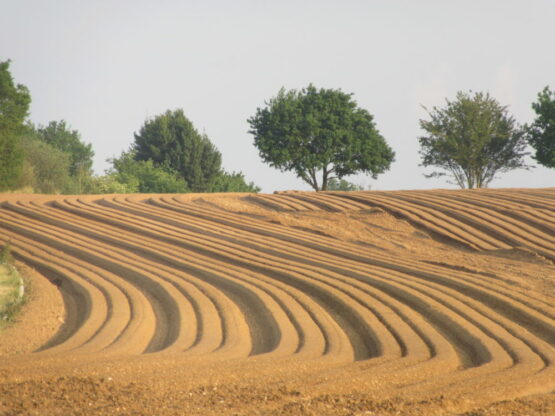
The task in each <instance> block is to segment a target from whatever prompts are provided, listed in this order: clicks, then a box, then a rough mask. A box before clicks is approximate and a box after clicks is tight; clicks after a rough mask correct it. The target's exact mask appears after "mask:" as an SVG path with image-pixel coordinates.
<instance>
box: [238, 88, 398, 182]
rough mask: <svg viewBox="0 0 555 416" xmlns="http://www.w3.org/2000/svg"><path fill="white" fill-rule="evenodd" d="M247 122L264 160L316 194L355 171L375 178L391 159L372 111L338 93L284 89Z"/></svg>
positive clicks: (339, 91)
mask: <svg viewBox="0 0 555 416" xmlns="http://www.w3.org/2000/svg"><path fill="white" fill-rule="evenodd" d="M248 122H249V124H250V127H251V130H249V133H251V134H253V135H254V144H255V146H256V147H257V148H258V150H259V153H260V156H261V157H262V160H263V161H264V162H266V163H269V164H270V166H272V167H275V168H277V169H280V170H281V171H293V172H294V173H295V174H296V175H297V177H299V178H301V179H302V180H303V181H305V182H306V183H308V184H309V185H310V186H311V187H312V188H314V189H315V190H317V191H318V190H326V189H327V186H328V181H329V180H330V179H332V178H337V179H341V178H342V177H343V176H347V175H351V174H354V173H357V172H365V173H369V174H371V175H372V177H374V178H376V176H377V175H378V174H380V173H383V172H385V171H386V170H387V169H389V166H390V164H391V162H392V161H393V160H394V156H395V153H394V152H393V151H392V150H391V148H390V147H389V146H388V145H387V143H386V141H385V139H384V138H383V137H382V136H381V135H380V133H379V132H378V130H377V128H376V126H375V123H374V121H373V117H372V116H371V115H370V113H368V111H366V110H364V109H362V108H359V107H357V104H356V102H355V101H354V100H353V99H352V94H346V93H344V92H342V91H341V90H333V89H327V90H326V89H320V90H318V89H316V87H314V86H313V85H312V84H311V85H309V86H308V87H307V88H305V89H302V90H301V91H296V90H291V91H285V89H283V88H282V89H281V90H280V91H279V93H278V95H277V96H276V97H274V98H272V99H270V101H269V102H267V103H266V107H264V108H258V109H257V110H256V114H255V115H254V116H253V117H251V118H249V119H248Z"/></svg>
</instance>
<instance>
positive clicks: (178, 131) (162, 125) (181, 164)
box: [133, 110, 221, 192]
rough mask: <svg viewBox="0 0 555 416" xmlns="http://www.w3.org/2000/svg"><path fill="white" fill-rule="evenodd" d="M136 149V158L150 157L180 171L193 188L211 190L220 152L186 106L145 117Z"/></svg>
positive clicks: (163, 165) (216, 172)
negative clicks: (189, 115) (200, 130)
mask: <svg viewBox="0 0 555 416" xmlns="http://www.w3.org/2000/svg"><path fill="white" fill-rule="evenodd" d="M133 151H134V154H135V160H137V161H141V160H142V161H147V160H151V161H152V163H153V164H154V166H157V167H163V168H169V169H171V170H173V171H175V172H177V173H178V174H179V175H181V177H182V178H183V179H184V180H185V181H186V182H187V185H188V188H189V189H190V190H191V191H193V192H206V191H209V190H210V189H211V188H212V186H213V184H214V182H215V180H216V177H217V176H218V174H219V172H220V167H221V154H220V152H219V151H218V150H217V149H216V147H215V146H214V145H213V144H212V142H211V141H210V140H209V139H208V137H207V136H206V135H201V134H199V133H198V131H197V130H196V129H195V128H194V127H193V124H192V123H191V122H190V121H189V120H188V119H187V118H186V117H185V115H184V114H183V110H176V111H173V112H172V111H167V112H166V113H165V114H162V115H159V116H156V117H155V118H154V119H152V120H148V121H146V122H145V124H144V125H143V126H142V127H141V129H140V131H139V133H138V134H135V144H134V146H133Z"/></svg>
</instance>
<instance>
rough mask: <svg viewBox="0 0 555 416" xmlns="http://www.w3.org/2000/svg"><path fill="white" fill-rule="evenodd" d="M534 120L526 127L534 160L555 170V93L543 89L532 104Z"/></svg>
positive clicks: (546, 88) (547, 88)
mask: <svg viewBox="0 0 555 416" xmlns="http://www.w3.org/2000/svg"><path fill="white" fill-rule="evenodd" d="M532 108H533V109H534V111H535V112H536V119H535V120H534V123H533V124H532V125H531V126H528V141H529V142H530V145H531V146H532V147H533V148H534V149H535V150H536V154H535V156H534V159H536V160H537V161H538V162H539V163H541V164H542V165H544V166H547V167H549V168H555V91H550V90H549V87H545V88H544V90H543V91H542V92H540V93H539V94H538V101H537V102H535V103H533V104H532Z"/></svg>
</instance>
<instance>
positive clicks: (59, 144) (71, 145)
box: [36, 120, 94, 177]
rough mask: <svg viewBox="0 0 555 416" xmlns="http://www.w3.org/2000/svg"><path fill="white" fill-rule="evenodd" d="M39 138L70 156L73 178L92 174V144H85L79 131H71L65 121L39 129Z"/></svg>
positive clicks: (70, 168) (70, 171)
mask: <svg viewBox="0 0 555 416" xmlns="http://www.w3.org/2000/svg"><path fill="white" fill-rule="evenodd" d="M36 131H37V134H38V137H39V138H40V139H42V140H44V141H45V142H46V143H48V144H49V145H51V146H53V147H55V148H56V149H59V150H61V151H62V152H65V153H67V154H69V156H70V167H69V173H70V175H71V176H74V177H77V176H78V175H83V174H90V173H91V170H92V164H93V160H92V158H93V157H94V151H93V150H92V145H91V144H90V143H88V144H87V143H84V142H83V141H82V140H81V135H80V134H79V132H78V131H77V130H71V128H70V127H69V126H68V125H67V124H66V122H65V121H64V120H61V121H51V122H50V123H48V126H46V127H44V126H39V127H38V128H37V130H36Z"/></svg>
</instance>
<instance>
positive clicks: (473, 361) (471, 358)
mask: <svg viewBox="0 0 555 416" xmlns="http://www.w3.org/2000/svg"><path fill="white" fill-rule="evenodd" d="M220 246H221V243H220ZM220 250H221V248H220ZM233 255H234V258H237V256H238V253H233ZM230 259H231V258H230ZM278 259H279V257H278V258H273V259H272V260H273V263H276V262H278V261H279V260H278ZM288 263H289V266H290V268H291V263H292V262H291V261H289V262H288ZM318 272H319V274H320V275H323V274H324V273H325V272H324V271H318ZM265 273H266V274H267V273H268V271H267V270H266V271H265ZM336 280H337V279H336ZM335 285H337V282H335ZM350 287H352V285H351V286H350ZM350 291H351V292H352V291H353V289H350ZM428 302H430V300H428ZM363 303H364V302H361V304H363ZM421 307H422V306H421ZM453 316H454V315H452V316H451V317H450V318H446V317H445V315H444V316H442V317H441V318H438V319H437V320H436V325H438V326H440V327H442V329H443V330H444V331H445V330H446V329H447V328H449V327H450V326H453V325H455V327H456V328H457V329H458V332H462V333H464V332H465V331H466V332H467V336H470V335H469V334H468V330H467V329H465V328H464V324H462V325H461V324H460V322H459V324H456V323H455V324H454V322H455V320H453ZM444 322H445V324H443V323H444ZM374 325H375V324H374ZM470 331H473V329H471V330H470ZM452 336H455V337H456V336H457V335H456V334H455V331H453V334H452ZM458 341H459V343H461V344H462V343H463V340H462V338H460V337H459V339H458ZM474 345H476V343H474ZM473 348H474V347H473V345H472V344H468V345H467V346H466V349H469V351H471V352H469V353H463V354H462V355H463V361H465V362H466V363H467V364H468V365H479V364H481V363H482V360H486V361H487V360H489V359H490V355H489V354H488V353H487V351H485V349H482V350H476V349H473ZM463 350H465V348H463ZM480 351H481V352H480Z"/></svg>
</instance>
